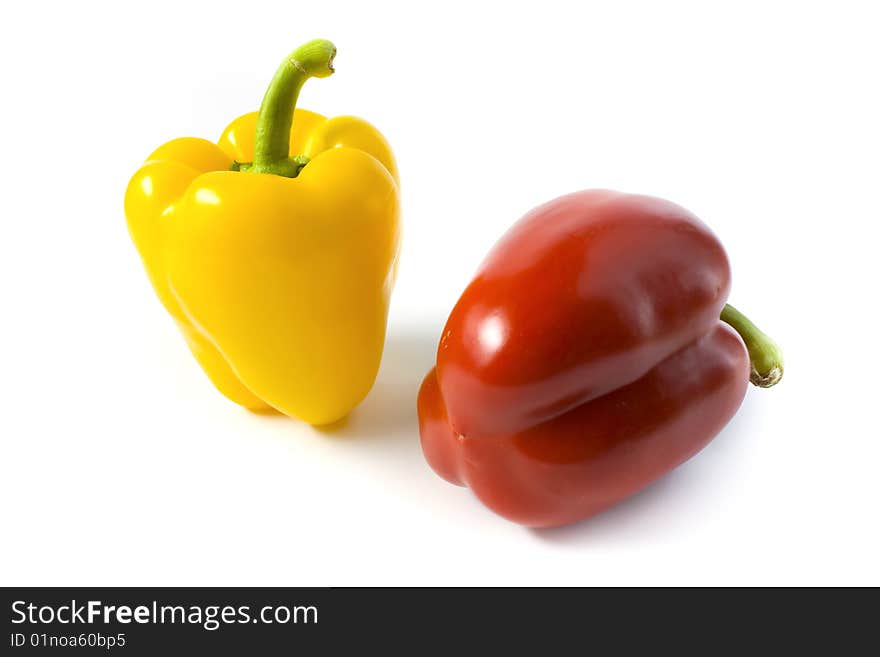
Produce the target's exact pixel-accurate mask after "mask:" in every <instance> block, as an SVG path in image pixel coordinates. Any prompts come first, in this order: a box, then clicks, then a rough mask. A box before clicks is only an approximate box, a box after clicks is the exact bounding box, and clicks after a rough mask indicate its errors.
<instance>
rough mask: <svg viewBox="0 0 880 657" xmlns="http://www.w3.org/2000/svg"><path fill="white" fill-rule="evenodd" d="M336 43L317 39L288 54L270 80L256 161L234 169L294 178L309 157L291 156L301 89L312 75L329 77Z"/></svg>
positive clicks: (262, 109)
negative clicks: (292, 135)
mask: <svg viewBox="0 0 880 657" xmlns="http://www.w3.org/2000/svg"><path fill="white" fill-rule="evenodd" d="M335 56H336V46H334V45H333V44H332V43H330V42H329V41H327V40H325V39H315V40H314V41H309V42H308V43H306V44H304V45H302V46H300V47H299V48H297V49H296V50H294V51H293V52H292V53H290V55H288V56H287V57H286V58H285V59H284V61H283V62H281V66H279V67H278V70H277V71H276V73H275V77H274V78H272V82H270V83H269V88H268V89H267V90H266V95H265V96H264V97H263V103H262V105H260V114H259V116H258V117H257V132H256V137H255V140H254V161H253V162H252V163H236V165H234V166H233V168H234V169H237V170H239V171H249V172H253V173H272V174H275V175H279V176H286V177H288V178H295V177H296V176H297V174H299V172H300V171H301V170H302V168H303V167H304V166H305V165H306V164H307V163H308V159H307V158H305V157H303V156H301V155H298V156H295V157H290V129H291V125H292V123H293V110H294V109H295V108H296V101H297V98H299V92H300V90H301V89H302V87H303V85H304V84H305V82H306V80H308V79H309V78H326V77H327V76H329V75H332V73H333V58H334V57H335Z"/></svg>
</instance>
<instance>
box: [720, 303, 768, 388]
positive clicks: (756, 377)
mask: <svg viewBox="0 0 880 657" xmlns="http://www.w3.org/2000/svg"><path fill="white" fill-rule="evenodd" d="M721 320H722V321H724V322H727V323H728V324H730V325H731V326H732V327H733V328H734V330H736V332H737V333H739V335H740V337H741V338H742V339H743V342H745V343H746V349H748V351H749V361H751V366H752V373H751V376H750V377H749V380H750V381H751V382H752V383H753V384H755V385H756V386H758V387H759V388H769V387H771V386H775V385H776V384H777V383H779V380H780V379H781V378H782V372H783V364H782V350H781V349H780V348H779V346H778V345H777V344H776V343H775V342H773V340H771V339H770V338H769V337H768V336H767V335H766V334H765V333H763V332H762V331H761V329H759V328H758V327H757V326H755V325H754V324H753V323H752V321H751V320H750V319H749V318H748V317H746V316H745V315H743V314H742V313H741V312H740V311H738V310H737V309H736V308H734V307H733V306H731V305H730V304H727V305H726V306H724V309H723V310H722V311H721Z"/></svg>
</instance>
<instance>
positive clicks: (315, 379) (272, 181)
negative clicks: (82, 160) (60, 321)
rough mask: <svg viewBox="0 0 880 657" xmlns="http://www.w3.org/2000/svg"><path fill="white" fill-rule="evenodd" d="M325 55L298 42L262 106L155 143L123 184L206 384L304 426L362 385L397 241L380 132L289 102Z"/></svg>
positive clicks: (393, 170) (353, 398) (328, 416)
mask: <svg viewBox="0 0 880 657" xmlns="http://www.w3.org/2000/svg"><path fill="white" fill-rule="evenodd" d="M335 53H336V49H335V48H334V46H333V45H332V44H331V43H330V42H328V41H323V40H316V41H311V42H309V43H307V44H305V45H304V46H301V47H300V48H298V49H297V50H295V51H294V52H293V53H291V55H290V56H289V57H287V58H286V59H285V60H284V61H283V62H282V64H281V67H280V68H279V69H278V72H277V73H276V74H275V77H274V78H273V80H272V82H271V84H270V85H269V88H268V90H267V92H266V95H265V97H264V99H263V103H262V105H261V107H260V111H259V113H256V112H255V113H252V114H246V115H244V116H242V117H240V118H238V119H236V120H235V121H233V122H232V123H231V124H230V125H229V127H227V128H226V130H225V131H224V132H223V134H222V136H221V138H220V140H219V143H218V144H214V143H212V142H209V141H207V140H204V139H196V138H183V139H176V140H174V141H171V142H168V143H167V144H165V145H164V146H161V147H159V148H158V149H157V150H156V151H155V152H154V153H153V154H152V155H150V157H148V158H147V161H146V163H145V164H144V165H143V166H142V167H141V168H140V169H139V170H138V171H137V172H136V173H135V174H134V177H133V178H132V179H131V182H130V183H129V186H128V190H127V192H126V196H125V214H126V218H127V220H128V227H129V231H130V233H131V237H132V239H133V241H134V243H135V245H136V246H137V249H138V251H139V252H140V255H141V257H142V259H143V262H144V266H145V268H146V271H147V274H148V276H149V278H150V280H151V282H152V284H153V287H154V288H155V290H156V293H157V295H158V296H159V299H160V300H161V302H162V304H163V305H164V306H165V308H166V309H167V310H168V312H169V313H170V314H171V315H172V317H173V318H174V319H175V320H176V322H177V325H178V326H179V327H180V330H181V331H182V333H183V335H184V337H185V338H186V341H187V343H188V344H189V347H190V349H191V350H192V353H193V355H194V356H195V357H196V359H197V360H198V362H199V363H200V364H201V366H202V368H203V369H204V370H205V372H206V373H207V374H208V376H209V377H210V379H211V380H212V381H213V382H214V385H215V386H216V387H217V389H218V390H220V392H222V393H223V394H224V395H226V397H228V398H229V399H231V400H232V401H234V402H236V403H238V404H241V405H242V406H245V407H246V408H249V409H252V410H254V411H268V410H270V409H276V410H278V411H280V412H282V413H284V414H286V415H290V416H292V417H297V418H300V419H302V420H304V421H306V422H308V423H310V424H316V425H318V424H328V423H332V422H335V421H337V420H339V419H341V418H342V417H344V416H345V415H346V414H348V413H349V411H351V410H352V408H354V407H355V406H356V405H357V404H358V403H359V402H360V401H361V400H362V399H363V398H364V397H365V396H366V394H367V393H368V392H369V390H370V388H371V387H372V385H373V381H374V379H375V377H376V372H377V370H378V368H379V361H380V359H381V356H382V348H383V344H384V340H385V324H386V319H387V314H388V303H389V300H390V296H391V290H392V287H393V285H394V279H395V276H396V271H397V259H398V252H399V249H400V219H399V217H400V201H399V192H398V180H397V167H396V165H395V162H394V156H393V154H392V152H391V149H390V147H389V145H388V142H387V141H386V140H385V138H384V137H383V136H382V135H381V133H379V132H378V131H377V130H376V129H375V128H374V127H373V126H371V125H370V124H369V123H367V122H366V121H363V120H361V119H358V118H354V117H345V116H343V117H336V118H330V119H328V118H325V117H323V116H320V115H318V114H315V113H312V112H308V111H306V110H300V109H297V110H295V105H296V100H297V97H298V95H299V91H300V89H301V88H302V85H303V84H304V82H305V81H306V80H307V79H308V78H310V77H326V76H328V75H330V74H331V73H332V72H333V65H332V62H333V57H334V55H335ZM290 153H296V154H297V155H295V156H293V157H291V156H290Z"/></svg>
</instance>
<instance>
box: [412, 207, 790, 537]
mask: <svg viewBox="0 0 880 657" xmlns="http://www.w3.org/2000/svg"><path fill="white" fill-rule="evenodd" d="M729 289H730V268H729V265H728V261H727V256H726V255H725V252H724V249H723V248H722V246H721V244H720V242H719V241H718V239H717V238H716V237H715V236H714V235H713V234H712V233H711V232H710V230H709V229H708V228H707V227H706V226H705V225H704V224H703V223H701V222H700V220H699V219H697V218H696V217H695V216H694V215H692V214H690V213H689V212H688V211H687V210H684V209H683V208H681V207H679V206H677V205H674V204H673V203H670V202H668V201H663V200H661V199H656V198H650V197H647V196H632V195H626V194H620V193H616V192H611V191H585V192H579V193H575V194H571V195H568V196H564V197H562V198H559V199H556V200H554V201H551V202H550V203H547V204H545V205H542V206H540V207H538V208H536V209H535V210H533V211H532V212H530V213H529V214H527V215H526V216H525V217H524V218H523V219H522V220H520V221H519V222H518V223H517V224H516V225H514V226H513V228H512V229H511V230H510V231H508V233H507V234H506V235H505V236H504V237H502V239H501V240H500V241H499V242H498V244H497V245H496V246H495V248H494V249H493V250H492V252H491V253H490V254H489V256H488V258H487V259H486V260H485V262H484V263H483V265H482V267H481V268H480V270H479V272H478V273H477V275H476V277H475V278H474V280H473V281H472V282H471V284H470V285H469V286H468V287H467V289H466V290H465V291H464V294H463V295H462V296H461V298H460V299H459V301H458V303H457V304H456V306H455V308H454V309H453V311H452V314H451V315H450V316H449V320H448V321H447V323H446V327H445V328H444V330H443V334H442V337H441V340H440V346H439V348H438V351H437V366H436V368H434V369H432V370H431V372H429V373H428V375H427V377H426V378H425V380H424V382H423V384H422V387H421V390H420V392H419V400H418V410H419V423H420V430H421V440H422V448H423V451H424V453H425V457H426V458H427V460H428V462H429V463H430V464H431V466H432V467H433V468H434V470H435V471H436V472H437V473H438V474H439V475H440V476H442V477H443V478H445V479H447V480H448V481H450V482H452V483H455V484H459V485H467V486H470V487H471V488H472V489H473V491H474V493H475V494H476V495H477V497H479V499H480V500H482V501H483V502H484V503H485V504H486V506H488V507H489V508H491V509H492V510H494V511H496V512H497V513H499V514H501V515H502V516H505V517H507V518H509V519H511V520H513V521H515V522H518V523H521V524H524V525H529V526H534V527H540V526H552V525H562V524H567V523H571V522H575V521H578V520H581V519H584V518H587V517H589V516H592V515H593V514H595V513H598V512H599V511H602V510H603V509H606V508H607V507H609V506H611V505H612V504H615V503H616V502H618V501H620V500H622V499H623V498H625V497H627V496H629V495H632V494H633V493H635V492H636V491H638V490H639V489H641V488H644V487H645V486H647V485H648V484H649V483H651V482H652V481H654V480H655V479H657V478H658V477H660V476H661V475H663V474H664V473H666V472H667V471H669V470H670V469H672V468H674V467H675V466H677V465H679V464H680V463H682V462H683V461H685V460H687V459H688V458H690V457H691V456H693V455H694V454H695V453H696V452H698V451H699V450H700V449H702V448H703V447H704V446H705V445H706V444H707V443H708V442H709V441H710V440H711V439H712V438H713V437H714V436H715V435H716V434H717V433H718V432H719V431H720V430H721V428H722V427H724V425H725V424H727V422H728V421H729V420H730V418H731V417H732V416H733V414H734V413H735V412H736V410H737V409H738V408H739V405H740V403H741V402H742V399H743V397H744V395H745V391H746V386H747V383H748V381H749V378H750V360H751V368H752V372H751V378H752V381H753V382H754V383H755V384H757V385H761V386H763V387H768V386H770V385H773V384H774V383H776V382H777V381H778V380H779V378H780V377H781V374H782V359H781V354H780V352H779V350H778V348H777V347H776V346H775V344H773V342H772V341H771V340H770V339H769V338H767V336H765V335H764V334H763V333H761V332H760V331H758V329H757V328H755V326H754V325H753V324H751V322H749V321H748V320H747V319H746V318H745V317H743V316H742V315H741V314H739V313H738V312H737V311H735V310H734V309H733V308H731V307H730V306H725V300H726V299H727V294H728V291H729ZM744 341H745V342H744ZM747 349H748V350H747ZM750 356H751V358H750Z"/></svg>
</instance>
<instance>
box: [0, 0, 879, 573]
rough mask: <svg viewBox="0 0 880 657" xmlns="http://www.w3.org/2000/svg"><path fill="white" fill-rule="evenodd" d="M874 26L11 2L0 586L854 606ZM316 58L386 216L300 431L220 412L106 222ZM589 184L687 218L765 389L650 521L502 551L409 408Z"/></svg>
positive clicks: (736, 14)
mask: <svg viewBox="0 0 880 657" xmlns="http://www.w3.org/2000/svg"><path fill="white" fill-rule="evenodd" d="M309 5H311V6H312V7H313V8H311V9H310V8H309ZM877 26H878V20H877V16H876V15H875V14H874V13H873V11H872V3H870V2H865V3H861V4H859V3H850V2H839V1H838V2H828V3H824V5H823V4H818V3H804V2H793V3H780V2H756V3H750V2H737V3H723V4H721V3H706V2H694V3H678V2H676V3H668V2H665V3H648V2H645V3H633V2H614V3H611V2H608V3H601V4H600V3H584V2H577V3H575V2H571V3H557V2H548V1H546V0H544V1H542V2H527V3H521V4H519V3H510V2H504V3H501V2H499V3H488V2H487V3H480V2H466V3H456V2H449V1H446V2H442V3H432V4H430V5H428V4H425V3H399V4H398V3H395V4H388V3H379V2H370V1H367V2H357V3H354V2H352V3H348V2H343V1H342V0H333V2H312V3H309V2H289V1H287V2H278V3H274V4H263V3H256V2H250V3H242V2H240V0H239V1H236V2H230V3H224V2H216V1H214V2H205V3H184V2H180V1H177V2H173V3H162V2H159V1H157V0H151V1H150V2H143V3H106V4H96V3H89V2H75V3H54V4H53V3H15V4H14V5H10V6H7V7H6V9H4V17H3V21H2V24H0V37H2V38H0V50H2V52H0V55H2V58H0V61H2V70H3V76H2V81H3V87H4V93H3V97H4V100H3V101H2V104H0V116H2V122H0V126H2V131H3V138H2V143H3V157H2V161H0V169H2V170H0V180H2V189H3V194H2V220H0V222H2V224H0V225H2V239H0V250H2V253H0V256H2V257H0V284H2V315H3V320H2V323H0V349H2V372H3V376H2V378H0V399H2V403H3V406H2V414H0V423H2V424H0V431H2V457H0V527H2V530H0V531H2V535H3V536H2V540H0V583H2V584H6V585H12V584H22V585H24V584H28V585H49V584H91V585H134V584H154V585H159V584H177V585H197V584H203V585H244V584H250V585H341V584H354V585H358V584H404V585H409V584H584V585H592V584H696V585H700V584H874V585H877V584H880V569H878V559H877V554H878V550H880V539H878V512H877V504H878V501H880V495H878V464H880V431H878V429H877V415H876V414H877V411H878V402H877V389H878V368H880V362H878V353H877V338H876V330H877V320H878V311H877V305H878V304H877V292H876V284H877V281H878V275H877V265H878V257H877V236H878V233H877V225H878V221H880V196H878V193H877V192H878V185H880V155H878V153H880V128H878V125H880V92H878V89H880V87H878V84H877V82H878V70H877V67H878V63H880V40H878V38H877V29H878V27H877ZM314 37H326V38H330V39H332V40H333V41H334V42H335V43H336V45H337V46H338V48H339V54H338V57H337V60H336V69H337V73H336V75H334V76H333V77H332V78H329V79H326V80H313V81H311V82H310V83H309V84H308V85H307V87H306V88H305V90H304V92H303V94H302V96H301V102H300V104H301V106H303V107H306V108H310V109H313V110H316V111H319V112H322V113H325V114H329V115H334V114H356V115H360V116H363V117H365V118H367V119H368V120H370V121H371V122H373V123H375V124H376V125H377V126H378V127H380V129H382V130H383V131H384V133H385V134H386V136H387V137H388V139H389V140H390V142H391V143H392V144H393V146H394V148H395V151H396V153H397V156H398V161H399V164H400V168H401V173H402V182H403V195H404V225H405V238H404V248H403V255H402V264H401V268H400V277H399V282H398V286H397V289H396V292H395V296H394V300H393V304H392V311H391V317H390V328H389V335H388V342H387V346H386V354H385V358H384V362H383V365H382V369H381V371H380V373H379V377H378V380H377V382H376V385H375V388H374V389H373V391H372V393H371V394H370V396H369V397H368V398H367V399H366V401H365V402H364V403H363V404H362V405H361V406H360V407H359V408H358V409H357V410H356V411H355V412H354V413H353V414H352V416H351V417H350V419H349V421H348V422H347V423H346V424H345V425H344V426H343V427H341V428H339V429H337V430H335V431H332V432H329V433H328V432H321V431H317V430H314V429H311V428H309V427H307V426H304V425H303V424H301V423H299V422H296V421H294V420H290V419H285V418H277V417H275V418H273V417H261V416H255V415H251V414H249V413H248V412H246V411H244V410H242V409H239V408H237V407H236V406H234V405H232V404H231V403H230V402H227V401H226V400H225V399H223V398H222V397H221V396H220V395H219V394H218V393H217V392H215V390H214V389H213V388H212V386H211V385H210V384H209V382H208V381H207V379H206V378H205V376H204V375H203V374H202V372H201V371H200V370H199V368H198V366H197V365H196V363H195V361H194V360H193V359H192V357H191V356H190V355H189V353H188V352H187V349H186V347H185V346H184V342H183V340H182V339H181V338H180V336H179V335H178V334H177V332H176V329H175V327H174V326H173V324H172V322H171V320H170V319H169V318H168V317H167V316H166V315H165V313H164V311H163V310H162V308H161V307H160V305H159V303H158V301H157V300H156V299H155V297H154V295H153V292H152V290H151V288H150V286H149V284H148V282H147V278H146V276H145V275H144V273H143V271H142V269H141V264H140V261H139V259H138V256H137V253H136V251H135V249H134V247H133V246H132V244H131V242H130V240H129V238H128V234H127V232H126V227H125V219H124V216H123V211H122V199H123V192H124V189H125V186H126V183H127V180H128V178H129V176H130V175H131V174H132V173H133V172H134V171H135V169H136V168H137V167H138V166H139V164H140V162H141V160H142V159H143V158H144V157H145V156H146V155H147V154H148V153H149V152H150V151H152V150H153V149H154V148H155V147H156V146H158V145H159V144H161V143H163V142H164V141H167V140H169V139H171V138H173V137H177V136H184V135H192V136H201V137H207V138H212V139H216V138H217V137H218V136H219V134H220V132H221V131H222V129H223V128H224V127H225V125H226V124H227V123H228V122H229V121H230V120H231V119H233V118H234V117H236V116H237V115H239V114H242V113H244V112H247V111H250V110H252V109H255V108H256V107H257V106H258V103H259V101H260V98H261V96H262V93H263V90H264V87H265V85H266V83H267V82H268V80H269V79H270V77H271V76H272V74H273V72H274V70H275V67H276V65H277V64H278V62H279V61H280V59H281V58H282V57H283V56H284V55H285V54H287V53H288V52H289V51H290V50H291V49H292V48H294V47H295V46H297V45H299V43H301V42H303V41H305V40H308V39H311V38H314ZM588 187H609V188H615V189H620V190H623V191H632V192H641V193H647V194H654V195H658V196H662V197H665V198H669V199H671V200H673V201H675V202H678V203H680V204H681V205H684V206H685V207H687V208H689V209H691V210H692V211H694V212H695V213H696V214H697V215H698V216H700V217H701V218H703V219H704V220H705V221H706V222H707V223H709V224H710V225H711V226H712V227H713V228H714V230H715V231H716V232H717V234H718V235H719V236H720V238H721V239H722V240H723V242H724V243H725V245H726V247H727V249H728V253H729V256H730V258H731V261H732V265H733V271H734V288H733V293H732V297H731V300H732V301H733V302H734V303H735V304H736V305H737V306H739V307H740V308H741V309H743V310H744V311H745V312H746V313H748V314H749V315H750V316H751V317H752V318H753V319H755V321H756V322H757V323H758V324H759V325H761V326H762V327H763V328H764V329H766V330H767V332H768V333H770V334H772V335H773V336H774V337H775V338H776V339H777V341H778V342H779V343H780V344H781V345H782V346H783V347H784V349H785V353H786V357H787V369H786V378H785V379H784V381H783V382H782V383H781V384H780V385H779V386H777V387H776V388H774V389H772V390H756V389H750V391H749V393H748V395H747V397H746V400H745V402H744V404H743V407H742V409H741V410H740V412H739V414H738V415H737V416H736V418H735V419H734V420H733V421H732V422H731V423H730V425H729V426H728V427H727V428H726V429H725V430H724V431H723V432H722V433H721V434H720V435H719V436H718V437H717V439H716V440H715V441H714V442H713V443H712V444H711V445H710V446H709V447H708V448H706V449H705V450H704V451H703V452H702V453H700V454H699V455H698V456H697V457H695V458H694V459H692V460H691V461H690V462H688V463H687V464H686V465H684V466H683V467H681V468H679V469H678V470H676V471H675V472H673V473H672V474H671V475H669V476H667V477H666V478H664V479H663V480H661V481H660V482H659V483H657V484H656V485H654V486H652V487H650V488H649V489H648V490H646V491H645V492H643V493H641V494H639V495H638V496H636V497H635V498H633V499H631V500H630V501H628V502H626V503H624V504H621V505H619V506H618V507H616V508H615V509H613V510H611V511H609V512H607V513H605V514H603V515H601V516H599V517H596V518H594V519H592V520H590V521H587V522H584V523H581V524H579V525H575V526H572V527H568V528H563V529H555V530H545V531H533V530H528V529H524V528H521V527H518V526H515V525H513V524H510V523H508V522H507V521H505V520H502V519H500V518H498V517H496V516H494V515H493V514H491V513H490V512H489V511H487V510H486V509H484V508H483V507H482V506H481V505H480V504H479V503H478V502H477V501H476V500H475V499H474V498H473V497H472V495H471V494H470V492H469V491H467V490H466V489H459V488H456V487H453V486H451V485H449V484H447V483H445V482H444V481H442V480H441V479H440V478H438V477H437V476H436V475H434V474H433V472H432V471H431V470H430V469H429V468H428V466H427V465H426V464H425V462H424V460H423V458H422V455H421V450H420V447H419V442H418V431H417V423H416V413H415V397H416V391H417V387H418V384H419V382H420V380H421V378H422V376H423V375H424V373H425V372H426V371H427V370H428V368H429V367H430V366H431V364H432V360H433V356H434V348H435V344H436V340H437V338H438V335H439V333H440V330H441V328H442V325H443V322H444V320H445V317H446V314H447V313H448V311H449V309H450V308H451V307H452V305H453V303H454V302H455V300H456V298H457V297H458V295H459V294H460V292H461V290H462V289H463V288H464V286H465V285H466V284H467V282H468V280H469V279H470V277H471V276H472V274H473V272H474V269H475V268H476V266H477V265H478V263H479V261H480V260H481V258H482V256H483V255H484V254H485V252H486V251H487V250H488V248H489V247H490V246H491V245H492V244H493V242H494V241H495V240H496V239H497V238H498V237H499V236H500V235H501V233H502V232H503V231H504V230H506V229H507V227H508V226H510V225H511V224H512V223H513V222H514V221H515V220H516V219H517V218H519V217H520V216H521V215H522V214H523V213H525V212H526V211H527V210H528V209H530V208H531V207H533V206H534V205H536V204H538V203H541V202H543V201H546V200H549V199H551V198H553V197H555V196H558V195H560V194H563V193H567V192H571V191H575V190H578V189H583V188H588Z"/></svg>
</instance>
